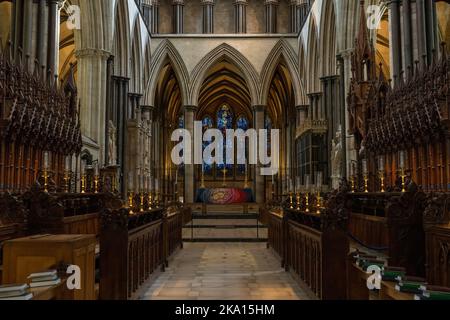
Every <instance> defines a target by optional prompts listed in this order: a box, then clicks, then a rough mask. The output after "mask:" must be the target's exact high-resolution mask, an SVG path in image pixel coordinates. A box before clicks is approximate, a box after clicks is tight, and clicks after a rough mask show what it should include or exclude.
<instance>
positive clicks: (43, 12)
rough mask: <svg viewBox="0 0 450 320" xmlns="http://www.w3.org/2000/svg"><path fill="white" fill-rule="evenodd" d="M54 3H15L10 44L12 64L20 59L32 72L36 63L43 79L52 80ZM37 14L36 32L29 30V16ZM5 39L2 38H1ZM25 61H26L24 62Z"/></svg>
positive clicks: (55, 0)
mask: <svg viewBox="0 0 450 320" xmlns="http://www.w3.org/2000/svg"><path fill="white" fill-rule="evenodd" d="M61 4H62V2H61V1H58V0H48V1H46V0H36V1H31V0H15V1H13V3H12V11H11V16H12V20H11V38H10V39H11V42H12V52H13V55H14V59H15V60H16V62H19V59H20V57H22V59H24V60H23V61H24V63H28V65H26V67H28V69H29V70H30V71H33V68H34V65H35V63H34V61H35V60H37V61H38V62H39V64H40V65H39V67H40V69H42V70H43V72H42V73H43V77H46V76H47V74H49V75H50V79H53V78H54V76H56V74H57V53H58V49H59V48H58V46H57V44H58V36H59V35H57V34H56V31H57V30H58V24H59V14H58V5H61ZM34 12H37V22H36V30H35V31H36V32H34V31H33V19H30V17H32V16H33V13H34ZM3 40H6V39H3ZM25 59H26V60H25Z"/></svg>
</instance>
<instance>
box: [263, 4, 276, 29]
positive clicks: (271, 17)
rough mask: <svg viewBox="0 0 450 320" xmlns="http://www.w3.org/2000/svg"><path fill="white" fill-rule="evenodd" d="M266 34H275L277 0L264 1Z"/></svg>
mask: <svg viewBox="0 0 450 320" xmlns="http://www.w3.org/2000/svg"><path fill="white" fill-rule="evenodd" d="M265 6H266V15H265V16H266V33H277V11H278V10H277V8H278V0H266V1H265Z"/></svg>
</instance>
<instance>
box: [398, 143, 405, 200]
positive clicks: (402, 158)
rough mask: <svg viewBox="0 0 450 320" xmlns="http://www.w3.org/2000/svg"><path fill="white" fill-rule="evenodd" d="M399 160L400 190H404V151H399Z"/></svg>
mask: <svg viewBox="0 0 450 320" xmlns="http://www.w3.org/2000/svg"><path fill="white" fill-rule="evenodd" d="M399 158H400V159H399V162H400V177H401V179H402V192H403V193H405V192H406V174H405V163H406V153H405V151H403V150H402V151H400V153H399Z"/></svg>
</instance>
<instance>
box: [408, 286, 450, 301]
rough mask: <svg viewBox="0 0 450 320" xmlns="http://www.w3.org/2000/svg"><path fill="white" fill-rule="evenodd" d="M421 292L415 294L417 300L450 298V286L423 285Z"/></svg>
mask: <svg viewBox="0 0 450 320" xmlns="http://www.w3.org/2000/svg"><path fill="white" fill-rule="evenodd" d="M420 290H421V293H419V294H416V295H415V296H414V299H415V300H450V288H447V287H438V286H429V285H422V286H421V287H420Z"/></svg>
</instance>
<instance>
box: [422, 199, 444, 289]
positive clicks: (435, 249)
mask: <svg viewBox="0 0 450 320" xmlns="http://www.w3.org/2000/svg"><path fill="white" fill-rule="evenodd" d="M423 223H424V228H425V234H426V249H427V250H426V253H427V254H426V274H427V280H428V282H429V283H432V284H434V285H437V286H444V287H450V194H448V193H442V194H432V195H430V197H429V199H428V201H427V208H426V209H425V212H424V215H423Z"/></svg>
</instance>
